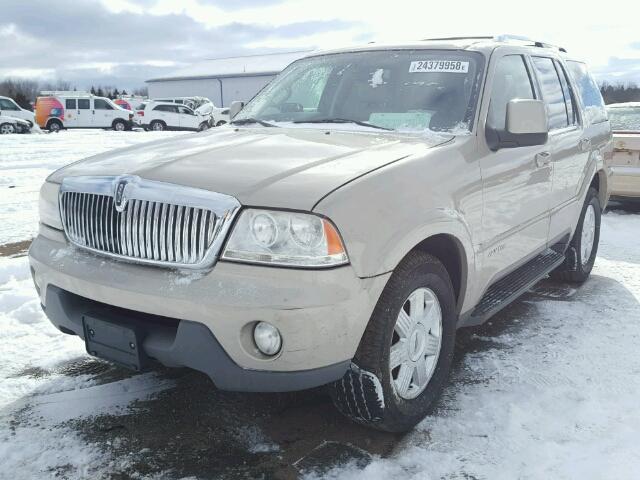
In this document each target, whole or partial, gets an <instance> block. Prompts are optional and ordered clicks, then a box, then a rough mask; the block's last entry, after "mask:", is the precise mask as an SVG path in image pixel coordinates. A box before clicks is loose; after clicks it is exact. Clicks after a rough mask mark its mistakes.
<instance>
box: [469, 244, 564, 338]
mask: <svg viewBox="0 0 640 480" xmlns="http://www.w3.org/2000/svg"><path fill="white" fill-rule="evenodd" d="M563 261H564V255H563V254H562V253H558V252H556V251H555V250H552V249H550V248H548V249H547V250H545V251H544V252H542V253H541V254H540V255H538V256H537V257H535V258H533V259H531V260H529V261H528V262H527V263H525V264H524V265H522V266H521V267H519V268H517V269H516V270H514V271H513V272H511V273H510V274H509V275H507V276H506V277H503V278H501V279H500V280H498V281H497V282H496V283H494V284H493V285H491V286H490V287H489V289H488V290H487V292H486V293H485V294H484V296H483V297H482V299H481V300H480V303H479V304H478V305H477V306H476V308H475V309H474V310H473V312H471V315H470V316H469V317H467V318H465V319H463V320H462V321H461V322H460V325H459V326H461V327H470V326H474V325H480V324H482V323H484V322H486V321H487V319H489V317H492V316H493V315H495V314H496V313H498V312H499V311H500V310H502V309H503V308H504V307H506V306H507V305H509V304H510V303H511V302H513V301H514V300H516V299H517V298H518V297H520V295H522V294H523V293H525V292H526V291H527V290H529V289H530V288H531V287H532V286H533V285H535V284H536V283H538V282H539V281H540V280H542V279H543V278H544V277H545V276H546V275H547V274H548V273H549V272H551V271H552V270H553V269H554V268H556V267H557V266H559V265H560V264H561V263H562V262H563Z"/></svg>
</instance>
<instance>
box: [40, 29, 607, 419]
mask: <svg viewBox="0 0 640 480" xmlns="http://www.w3.org/2000/svg"><path fill="white" fill-rule="evenodd" d="M162 105H167V104H162ZM238 108H239V104H237V103H234V105H233V106H232V108H231V113H232V117H234V118H233V121H232V125H233V127H234V128H222V129H215V130H213V131H211V132H208V133H207V134H205V135H193V136H185V137H182V138H178V139H173V140H172V141H171V142H170V143H168V142H166V141H161V142H158V143H156V144H145V145H142V146H137V147H133V148H128V149H126V150H121V151H119V152H112V153H105V154H102V155H98V156H94V157H92V158H90V159H87V160H85V161H81V162H76V163H74V164H72V165H69V166H66V167H64V168H62V169H60V170H58V171H57V172H55V173H53V174H52V175H51V176H50V177H49V178H48V179H47V181H46V183H45V184H44V185H43V187H42V190H41V194H40V195H41V197H40V219H41V227H40V233H39V235H38V237H37V238H36V239H35V241H34V242H33V244H32V246H31V249H30V252H29V257H30V262H31V268H32V272H33V276H34V281H35V285H36V288H37V289H38V291H39V295H40V299H41V302H42V305H43V306H44V309H45V312H46V314H47V315H48V317H49V319H50V320H51V321H52V322H53V324H54V325H56V326H57V327H58V328H59V329H60V330H61V331H63V332H65V333H68V334H73V335H78V336H80V337H82V338H83V339H84V340H85V342H86V347H87V351H88V352H89V353H90V354H92V355H95V356H98V357H100V358H104V359H107V360H110V361H113V362H116V363H119V364H122V365H126V366H129V367H131V368H134V369H143V368H145V366H147V365H149V364H150V363H152V361H157V362H160V363H162V364H164V365H168V366H182V367H190V368H194V369H197V370H200V371H202V372H204V373H206V374H207V375H208V376H209V377H210V378H211V379H212V380H213V382H214V383H215V384H216V386H217V387H218V388H220V389H222V390H239V391H261V392H265V391H288V390H300V389H305V388H311V387H316V386H319V385H325V384H328V385H329V390H330V391H331V394H332V396H333V399H334V402H335V404H336V405H337V407H338V408H339V409H340V411H341V412H343V413H344V414H345V415H347V416H348V417H350V418H352V419H354V420H355V421H357V422H359V423H362V424H364V425H368V426H371V427H374V428H378V429H381V430H388V431H403V430H407V429H409V428H411V427H412V426H413V425H415V424H416V423H417V422H419V421H420V420H421V419H422V418H423V417H424V416H425V415H426V414H428V413H429V412H430V410H431V408H432V407H433V405H434V402H435V400H436V399H437V398H438V396H439V395H440V392H441V391H442V388H443V386H444V385H445V383H446V382H447V378H448V372H449V369H450V367H451V362H452V358H453V353H454V343H455V336H456V330H457V329H458V328H460V327H466V326H473V325H479V324H481V323H483V322H485V321H486V320H487V319H488V318H490V317H491V316H492V315H493V314H495V313H496V312H497V311H499V310H500V309H502V308H504V307H505V306H506V305H508V304H509V303H511V302H513V301H514V300H515V299H516V298H517V297H518V296H520V295H521V294H522V293H524V292H525V291H527V290H528V289H529V288H530V287H531V286H532V285H533V284H535V283H536V282H537V281H538V280H540V279H541V278H543V277H545V276H546V275H548V274H550V275H552V276H553V277H555V278H558V279H561V280H565V281H568V282H572V283H577V284H579V283H581V282H583V281H585V280H586V279H587V278H588V277H589V274H590V272H591V269H592V267H593V263H594V261H595V257H596V252H597V250H598V239H599V231H600V215H601V212H602V210H603V208H604V207H605V204H606V202H607V198H608V172H607V168H606V166H605V164H604V161H603V156H606V155H609V154H610V152H611V151H612V140H611V128H610V125H609V121H608V120H607V116H606V112H605V108H604V103H603V101H602V97H601V95H600V92H599V90H598V88H597V85H595V83H594V82H593V80H592V78H591V76H590V75H589V73H588V72H587V70H586V67H585V65H584V64H583V63H580V62H578V61H576V60H573V59H571V58H570V57H568V56H567V54H566V53H564V51H563V50H561V49H558V48H555V47H552V46H549V45H546V44H543V43H541V42H534V41H529V40H523V39H515V38H512V37H499V38H493V37H481V38H460V39H440V40H430V41H422V42H416V43H413V44H396V45H388V46H382V45H376V44H371V45H367V46H365V47H362V48H349V49H341V50H333V51H327V52H319V53H314V54H312V55H310V56H308V57H305V58H302V59H300V60H297V61H296V62H294V63H292V64H291V65H290V66H289V67H287V68H286V69H285V70H284V71H283V72H282V73H281V74H279V75H278V76H277V77H276V78H275V79H274V80H273V81H272V82H271V83H270V84H269V85H268V86H267V87H265V88H264V89H263V90H262V91H261V92H260V93H259V94H258V95H257V96H256V97H255V98H254V99H253V100H251V102H249V103H248V105H247V106H246V107H245V108H244V109H243V110H241V111H240V112H239V113H238V111H237V110H238ZM146 115H147V113H146V110H145V117H146ZM152 267H153V268H152Z"/></svg>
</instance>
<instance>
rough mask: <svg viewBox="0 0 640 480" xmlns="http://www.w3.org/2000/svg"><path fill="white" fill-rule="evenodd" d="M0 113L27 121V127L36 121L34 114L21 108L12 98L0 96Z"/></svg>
mask: <svg viewBox="0 0 640 480" xmlns="http://www.w3.org/2000/svg"><path fill="white" fill-rule="evenodd" d="M0 115H5V116H8V117H13V118H20V119H22V120H26V121H27V122H29V125H30V127H29V129H31V126H33V125H34V124H35V123H36V119H35V118H36V117H35V114H34V113H33V112H32V111H30V110H26V109H24V108H22V107H21V106H20V105H18V104H17V103H16V101H15V100H14V99H13V98H9V97H2V96H0Z"/></svg>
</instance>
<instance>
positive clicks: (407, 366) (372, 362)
mask: <svg viewBox="0 0 640 480" xmlns="http://www.w3.org/2000/svg"><path fill="white" fill-rule="evenodd" d="M423 295H424V296H423ZM412 299H413V301H412ZM423 299H424V301H423ZM429 302H430V303H429ZM421 303H422V305H423V306H422V308H423V310H421V309H420V307H419V305H420V304H421ZM414 305H417V308H418V310H417V312H414ZM403 312H404V314H405V315H403ZM421 312H423V313H421ZM414 313H415V314H414ZM414 318H422V319H423V320H418V323H415V320H413V319H414ZM436 318H439V321H435V320H434V319H436ZM407 319H409V320H407ZM406 322H409V323H406ZM437 324H439V325H440V327H439V336H438V335H437V333H436V330H437V327H436V325H437ZM403 332H404V333H403ZM455 334H456V310H455V295H454V291H453V287H452V284H451V280H450V278H449V275H448V273H447V270H446V269H445V268H444V266H443V265H442V263H441V262H440V261H439V260H438V259H437V258H435V257H433V256H432V255H429V254H427V253H424V252H421V251H415V252H412V253H411V254H409V255H408V256H407V257H406V258H405V259H404V260H403V261H402V262H401V264H400V265H399V266H398V268H397V269H396V270H395V272H394V273H393V275H392V276H391V278H390V279H389V282H388V283H387V285H386V287H385V289H384V290H383V292H382V294H381V295H380V298H379V300H378V303H377V305H376V307H375V309H374V311H373V314H372V316H371V319H370V320H369V324H368V326H367V328H366V330H365V333H364V335H363V337H362V340H361V341H360V345H359V347H358V350H357V352H356V355H355V357H354V359H353V363H352V366H351V369H350V370H349V371H348V372H347V373H346V374H345V376H344V377H343V378H342V379H340V380H338V381H337V382H334V383H333V384H331V385H330V393H331V396H332V399H333V402H334V404H335V405H336V407H337V408H338V410H340V412H341V413H343V414H344V415H346V416H347V417H349V418H351V419H352V420H354V421H356V422H358V423H360V424H363V425H366V426H369V427H372V428H376V429H378V430H384V431H388V432H404V431H407V430H409V429H411V428H412V427H414V426H415V425H416V424H417V423H418V422H420V421H421V420H422V419H423V418H424V417H425V416H426V415H427V414H429V413H430V412H431V410H432V408H433V406H434V404H435V401H436V400H437V399H438V398H439V396H440V394H441V392H442V389H443V388H444V386H445V384H446V382H447V378H448V375H449V370H450V368H451V362H452V359H453V351H454V343H455ZM435 339H438V340H437V341H436V340H435ZM436 344H439V345H438V346H436ZM392 351H393V356H392ZM419 366H424V367H426V369H425V368H422V369H420V368H418V367H419ZM403 369H404V371H403ZM407 372H409V373H407ZM421 375H422V376H421ZM407 378H408V380H406V379H407ZM403 379H404V380H405V381H403ZM425 380H426V382H425Z"/></svg>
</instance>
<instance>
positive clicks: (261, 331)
mask: <svg viewBox="0 0 640 480" xmlns="http://www.w3.org/2000/svg"><path fill="white" fill-rule="evenodd" d="M253 341H254V342H256V346H257V347H258V350H260V351H261V352H262V353H264V354H265V355H269V356H273V355H275V354H276V353H278V352H279V351H280V347H281V346H282V337H281V336H280V332H279V331H278V329H277V328H276V327H274V326H273V325H271V324H270V323H267V322H258V324H257V325H256V327H255V328H254V329H253Z"/></svg>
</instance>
